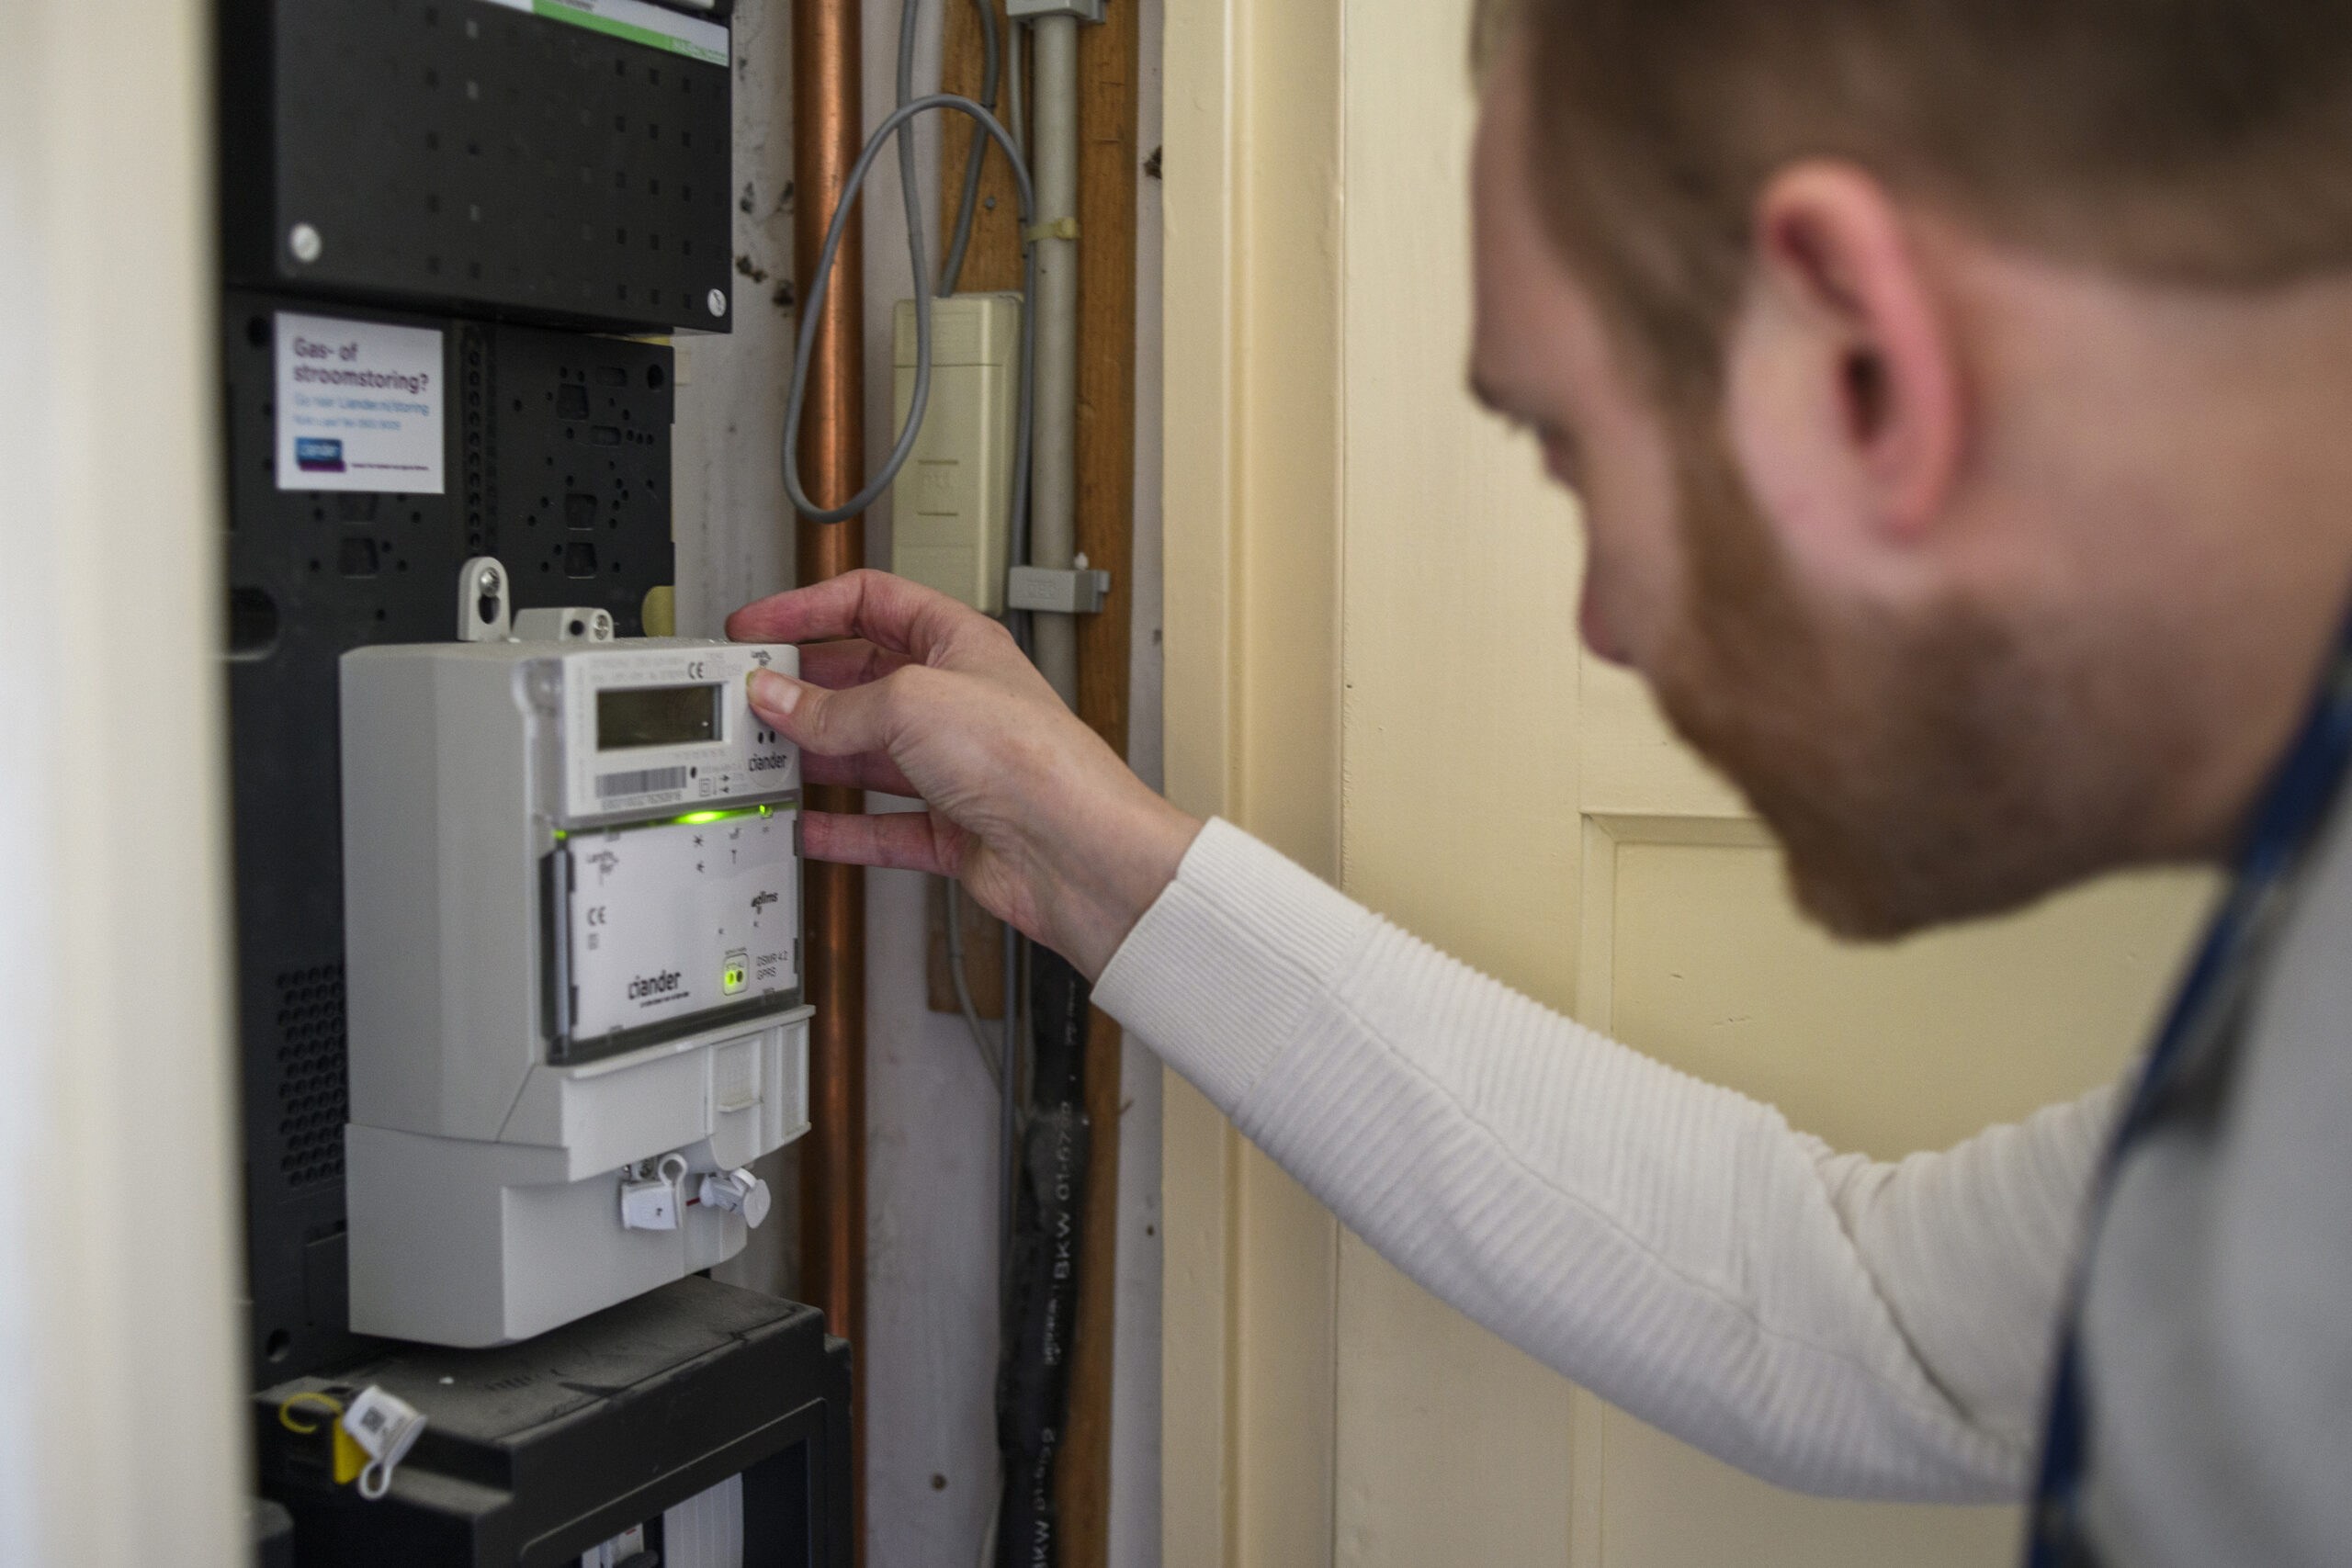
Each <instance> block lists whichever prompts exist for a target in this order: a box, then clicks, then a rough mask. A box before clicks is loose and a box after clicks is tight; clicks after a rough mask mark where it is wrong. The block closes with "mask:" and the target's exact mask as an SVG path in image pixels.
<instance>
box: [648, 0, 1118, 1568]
mask: <svg viewBox="0 0 2352 1568" xmlns="http://www.w3.org/2000/svg"><path fill="white" fill-rule="evenodd" d="M957 3H962V0H932V3H931V4H927V5H926V6H923V8H922V14H921V18H920V23H919V38H918V47H917V51H916V61H915V90H916V92H917V93H922V92H927V91H931V90H933V88H934V87H935V85H936V84H937V82H938V79H939V59H940V47H941V45H940V39H941V19H942V17H943V16H944V11H943V9H942V6H944V5H946V4H957ZM1114 3H1129V0H1114ZM1140 3H1144V4H1146V5H1147V7H1148V8H1147V13H1146V17H1145V28H1144V42H1143V51H1144V68H1145V77H1144V80H1145V103H1144V107H1143V134H1142V144H1143V145H1144V146H1145V147H1146V148H1149V147H1152V146H1154V145H1156V144H1157V142H1158V140H1159V136H1158V129H1157V128H1158V119H1159V107H1158V103H1157V83H1158V60H1159V0H1140ZM790 17H791V14H790V10H789V7H788V6H787V4H786V0H739V5H738V8H737V11H736V22H735V55H736V76H735V92H736V111H735V120H736V142H735V175H736V185H737V186H738V190H737V193H736V194H737V204H736V206H737V209H736V215H735V246H736V254H737V257H738V267H737V272H738V276H737V279H736V296H735V297H736V319H735V330H734V332H733V333H731V334H729V335H727V336H724V337H705V338H680V339H679V340H677V342H678V351H679V360H678V389H679V390H678V424H677V429H676V432H675V440H676V457H675V468H674V473H675V480H674V494H675V496H676V501H677V518H676V539H677V547H678V629H679V631H680V632H681V633H683V634H684V635H688V636H715V635H717V634H718V627H719V625H720V623H721V621H722V620H723V619H724V617H725V615H726V614H727V612H728V611H729V610H731V609H732V608H734V607H735V606H736V605H738V604H742V603H744V602H746V601H748V600H750V599H752V598H755V597H758V596H759V595H761V594H763V593H768V592H775V590H776V589H778V588H781V587H783V586H785V585H786V583H787V582H788V581H790V579H791V574H792V568H793V548H792V518H791V513H790V512H789V510H788V508H787V507H786V504H785V501H784V495H783V482H782V478H781V474H780V470H779V461H780V452H781V439H782V434H781V433H782V427H783V421H784V388H785V384H786V377H787V376H788V375H789V372H790V355H791V352H792V344H793V335H792V309H791V305H790V303H789V301H791V300H793V299H797V298H798V297H801V296H805V294H806V292H807V289H808V288H809V283H810V282H811V281H812V280H810V279H805V278H796V277H794V276H792V223H793V212H792V205H791V203H790V202H789V201H787V200H786V196H785V193H786V188H787V186H788V184H789V181H790V179H791V171H792V156H791V135H790V132H791V107H790V95H789V69H790V66H789V53H788V37H789V30H790ZM898 39H899V7H898V6H894V5H890V4H888V3H887V0H882V3H876V4H872V5H869V6H867V7H866V10H865V38H864V40H863V41H864V46H865V59H864V65H865V74H864V79H863V83H862V86H863V91H864V94H865V111H866V123H867V124H868V125H872V124H874V123H876V122H877V121H879V120H880V119H881V118H883V116H884V115H886V114H887V113H888V111H889V108H890V106H891V104H892V101H893V98H894V94H895V75H896V71H897V58H898ZM938 141H939V138H938V126H937V122H936V119H935V118H933V119H929V120H926V121H925V122H922V128H921V130H920V132H919V137H918V146H919V149H920V152H919V170H918V176H917V177H918V186H919V189H920V190H921V192H922V198H921V209H922V212H923V214H924V217H925V220H926V223H927V224H928V225H929V228H930V232H929V233H928V234H927V236H926V245H927V247H928V250H929V261H930V265H932V266H933V269H936V267H937V265H938V262H939V244H938V235H937V218H938V210H939V196H938V184H937V157H938ZM1143 183H1144V188H1143V191H1142V196H1141V212H1140V214H1139V217H1140V219H1141V220H1142V222H1143V223H1144V225H1145V228H1144V231H1143V234H1142V239H1141V245H1140V254H1141V264H1140V276H1139V278H1138V292H1139V297H1140V299H1139V321H1140V325H1141V328H1142V333H1143V341H1142V343H1141V344H1140V345H1139V347H1140V350H1141V355H1142V358H1143V360H1144V362H1145V363H1144V365H1143V368H1142V374H1141V375H1140V376H1139V378H1138V401H1139V408H1138V420H1137V423H1138V427H1139V431H1140V433H1141V434H1140V436H1139V450H1138V452H1137V462H1136V529H1137V537H1136V594H1135V615H1136V621H1135V626H1134V628H1133V632H1134V637H1133V641H1134V656H1133V663H1132V669H1133V674H1134V679H1135V694H1134V702H1135V706H1134V709H1133V726H1132V729H1133V736H1134V739H1133V750H1134V753H1135V757H1136V764H1137V767H1138V769H1139V770H1140V771H1141V772H1142V773H1144V776H1145V777H1146V778H1148V779H1150V780H1152V781H1153V782H1154V783H1157V782H1158V779H1159V752H1160V746H1159V740H1160V737H1159V667H1160V639H1159V479H1158V473H1159V462H1158V454H1159V443H1158V434H1159V431H1158V413H1157V407H1158V394H1159V375H1158V371H1157V369H1156V354H1157V346H1158V338H1159V332H1158V329H1159V304H1158V276H1159V242H1158V228H1157V225H1158V219H1159V205H1158V202H1159V185H1158V182H1156V181H1150V180H1147V181H1145V182H1143ZM865 244H866V259H865V288H866V332H865V336H866V347H867V360H866V363H867V367H868V369H867V379H866V432H867V449H868V456H869V462H870V463H871V464H872V465H873V466H874V468H876V469H877V470H878V468H879V465H880V463H881V462H882V460H883V458H884V457H886V456H887V455H888V451H889V447H890V444H891V441H892V438H893V436H894V435H895V434H896V432H895V431H894V430H893V428H892V427H891V424H890V413H891V410H890V398H891V390H890V377H889V372H888V366H889V348H890V313H891V308H892V304H893V302H894V301H896V300H898V299H902V298H905V297H907V295H908V293H909V291H910V279H909V275H908V271H907V256H906V228H905V219H904V209H903V206H902V200H901V196H900V186H899V175H898V161H897V156H896V154H895V152H885V153H884V154H883V156H882V157H881V158H880V160H879V161H878V162H877V163H876V165H875V169H874V174H873V175H872V177H871V178H870V180H869V182H868V185H867V188H866V192H865ZM787 285H788V286H789V288H790V290H791V292H790V293H782V292H780V291H781V290H783V289H785V288H786V286H787ZM820 499H822V500H835V499H838V498H835V497H821V498H820ZM866 558H867V560H868V561H869V562H871V563H872V564H874V565H876V566H884V567H887V566H888V564H889V559H890V519H889V502H888V498H887V497H886V498H885V499H884V500H883V501H882V502H879V503H878V504H877V505H876V507H875V508H874V509H873V510H872V512H870V513H868V515H867V519H866ZM908 804H909V803H907V802H904V801H897V800H893V799H890V798H889V797H887V796H879V795H876V796H873V797H871V800H870V805H871V807H872V808H873V809H876V810H891V809H904V808H905V807H907V806H908ZM925 897H926V892H925V888H924V886H923V879H922V877H920V876H918V875H915V874H910V873H900V872H876V873H869V874H868V876H867V881H866V907H867V919H866V939H867V954H866V964H867V998H868V1008H867V1042H868V1043H867V1051H868V1056H867V1133H866V1136H867V1161H868V1165H867V1169H868V1176H867V1212H868V1229H867V1286H868V1291H869V1295H868V1298H867V1306H866V1342H865V1347H864V1348H863V1353H862V1357H861V1375H862V1376H864V1377H865V1380H866V1382H865V1393H866V1401H867V1404H866V1421H867V1434H868V1450H867V1451H868V1454H869V1459H868V1467H869V1468H868V1473H867V1484H868V1504H867V1519H868V1549H869V1552H870V1557H869V1562H871V1563H872V1564H873V1565H874V1568H899V1565H902V1564H903V1565H909V1568H912V1565H915V1564H922V1565H923V1568H932V1565H933V1564H952V1563H962V1562H972V1561H975V1560H976V1559H977V1557H978V1551H979V1547H980V1541H981V1537H982V1535H983V1534H984V1532H985V1529H986V1523H987V1518H988V1514H989V1502H990V1499H991V1497H992V1495H993V1492H994V1487H995V1470H996V1450H995V1436H994V1415H993V1397H994V1381H995V1376H996V1355H997V1343H996V1334H997V1325H996V1224H997V1221H996V1201H997V1200H996V1168H997V1148H996V1099H995V1089H994V1088H993V1087H992V1086H991V1085H990V1083H989V1079H988V1077H987V1075H986V1073H985V1072H984V1071H983V1070H982V1069H981V1067H980V1066H979V1063H978V1059H977V1057H976V1056H975V1055H974V1053H973V1050H972V1047H971V1045H970V1043H969V1042H968V1039H967V1035H966V1032H965V1029H964V1025H963V1023H962V1021H960V1020H958V1019H956V1018H953V1017H950V1016H947V1015H943V1014H937V1013H933V1012H931V1011H930V1010H928V1007H927V1006H926V996H925V985H924V976H923V942H924V927H923V922H924V900H925ZM1126 1056H1127V1063H1126V1067H1125V1073H1124V1075H1123V1080H1124V1083H1125V1099H1126V1100H1127V1101H1128V1107H1127V1111H1126V1114H1125V1116H1124V1117H1123V1118H1122V1124H1121V1130H1122V1139H1123V1151H1122V1158H1121V1162H1120V1247H1119V1257H1118V1262H1117V1267H1118V1280H1119V1298H1118V1303H1117V1318H1118V1324H1119V1328H1118V1342H1117V1345H1116V1347H1115V1349H1114V1365H1115V1368H1116V1373H1115V1384H1114V1395H1113V1398H1114V1406H1113V1447H1114V1452H1113V1512H1112V1537H1113V1544H1112V1562H1113V1563H1114V1565H1115V1568H1149V1565H1151V1564H1155V1563H1157V1562H1158V1561H1159V1346H1158V1332H1159V1072H1158V1070H1157V1067H1156V1066H1150V1067H1149V1068H1148V1069H1147V1067H1146V1066H1145V1064H1147V1063H1148V1061H1149V1058H1148V1056H1147V1055H1143V1054H1142V1053H1141V1052H1140V1050H1139V1048H1137V1047H1136V1046H1135V1045H1133V1044H1132V1043H1130V1044H1129V1045H1128V1047H1127V1050H1126ZM791 1170H792V1164H791V1161H790V1160H789V1158H788V1157H787V1158H785V1159H781V1160H779V1161H777V1162H776V1169H775V1170H774V1171H772V1172H771V1179H772V1180H775V1181H778V1182H780V1183H788V1182H789V1181H790V1179H791ZM780 1196H781V1197H782V1198H783V1199H784V1201H781V1202H780V1203H779V1205H778V1210H777V1220H776V1221H775V1222H771V1224H768V1225H767V1226H764V1227H763V1230H762V1232H761V1233H759V1234H758V1235H755V1237H754V1246H753V1247H752V1248H750V1249H747V1252H746V1254H745V1256H744V1257H743V1258H741V1259H739V1260H737V1262H736V1263H734V1264H733V1265H730V1266H729V1268H727V1269H722V1270H721V1271H720V1273H721V1277H722V1278H729V1279H732V1280H735V1281H737V1282H739V1283H743V1284H749V1285H753V1286H756V1287H759V1288H763V1289H768V1290H774V1291H777V1292H783V1293H789V1292H791V1290H792V1288H793V1286H794V1284H795V1282H796V1280H795V1275H796V1269H795V1268H794V1264H793V1245H792V1244H793V1235H792V1229H793V1227H792V1225H791V1224H789V1223H788V1222H789V1221H790V1218H791V1216H792V1213H793V1208H792V1204H791V1201H790V1198H789V1192H788V1190H787V1191H785V1192H783V1193H780Z"/></svg>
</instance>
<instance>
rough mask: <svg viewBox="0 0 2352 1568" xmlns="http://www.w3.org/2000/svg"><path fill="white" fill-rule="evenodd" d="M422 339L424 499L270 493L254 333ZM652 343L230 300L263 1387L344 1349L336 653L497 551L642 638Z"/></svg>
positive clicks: (662, 373)
mask: <svg viewBox="0 0 2352 1568" xmlns="http://www.w3.org/2000/svg"><path fill="white" fill-rule="evenodd" d="M280 309H289V310H299V311H301V312H303V313H306V314H312V315H331V316H339V317H344V318H347V319H352V320H358V321H391V322H396V323H399V324H401V325H407V326H423V327H431V328H435V329H437V330H439V331H440V332H441V333H442V334H443V340H442V343H443V363H444V373H443V380H444V384H445V385H450V386H455V387H457V388H458V397H457V398H456V399H455V400H453V403H452V405H451V407H450V409H449V411H448V413H447V417H446V421H445V426H444V432H443V438H444V461H443V467H444V471H445V473H446V475H447V493H445V494H442V495H396V494H389V493H385V494H377V493H366V492H341V493H333V494H330V493H325V492H319V491H281V490H279V489H277V469H276V463H275V457H274V409H273V406H272V399H273V396H274V392H275V387H276V382H275V376H274V373H273V363H272V343H273V341H274V338H273V333H272V325H271V317H272V313H273V312H274V311H275V310H280ZM672 361H673V355H672V354H671V351H670V350H669V349H667V348H664V347H662V346H659V345H657V344H644V343H632V342H628V341H625V340H622V339H618V338H600V337H587V336H581V335H575V334H571V333H548V332H541V331H537V330H535V329H532V328H527V327H518V326H512V325H497V324H492V323H486V322H481V321H458V320H454V319H450V318H433V317H424V316H414V315H401V314H396V313H393V312H389V311H383V310H359V309H355V308H351V307H345V306H332V305H322V304H321V303H319V302H318V301H316V300H308V299H293V298H290V297H286V296H275V297H273V296H268V295H260V294H244V293H232V294H231V295H230V296H229V297H228V299H227V300H226V305H225V309H224V311H223V319H222V335H221V362H222V366H223V368H224V370H225V372H226V376H227V381H228V419H227V424H228V439H229V454H228V462H229V523H230V532H229V536H228V559H229V584H230V635H231V649H230V660H229V711H230V724H231V738H232V769H233V774H232V776H233V783H234V789H235V807H234V828H235V836H236V892H237V946H238V953H237V962H238V1001H239V1007H240V1009H241V1013H242V1033H243V1063H244V1093H243V1109H244V1127H245V1178H246V1180H245V1196H246V1223H247V1235H248V1241H249V1247H250V1252H249V1264H250V1269H251V1275H250V1288H251V1300H252V1303H253V1307H252V1314H253V1315H252V1322H251V1328H252V1355H253V1364H254V1375H255V1377H256V1378H257V1379H264V1380H267V1381H272V1382H274V1381H276V1380H277V1379H280V1378H284V1377H288V1376H290V1375H293V1374H295V1373H298V1372H300V1371H306V1370H308V1369H310V1368H312V1367H316V1366H320V1365H322V1364H324V1363H325V1362H327V1361H329V1360H332V1359H334V1358H335V1357H337V1356H339V1355H342V1354H345V1353H347V1352H348V1351H349V1349H350V1348H351V1347H352V1345H353V1343H354V1342H353V1341H352V1340H351V1339H350V1337H349V1336H347V1335H346V1334H345V1323H346V1321H347V1313H346V1307H345V1300H346V1296H345V1283H344V1280H345V1252H344V1204H343V1123H344V1122H345V1116H346V1112H347V1110H348V1103H349V1102H348V1096H347V1091H346V1087H345V1082H346V1080H345V1031H344V1012H343V823H342V812H341V795H342V784H341V768H340V757H341V748H342V739H341V732H340V730H339V728H338V720H337V716H336V677H335V665H336V660H338V659H340V658H341V657H342V655H343V654H344V652H345V650H347V649H354V648H358V647H361V646H363V645H366V644H369V643H379V642H437V641H445V640H447V639H448V638H450V637H454V636H456V633H457V626H456V606H457V581H458V565H459V563H460V562H462V561H463V560H465V558H467V557H469V556H473V555H495V556H497V557H498V558H500V559H502V560H503V561H504V562H505V563H506V565H507V568H508V570H509V573H510V575H511V576H512V578H513V581H514V585H515V586H514V594H515V604H516V605H517V606H518V607H520V608H524V609H532V608H537V607H542V606H548V607H552V606H557V605H583V606H588V607H591V608H594V607H598V606H601V607H603V608H605V609H608V610H610V611H611V612H612V613H613V620H614V624H615V626H616V629H617V630H618V631H619V633H620V634H621V635H623V636H625V637H626V636H638V635H641V634H642V632H643V629H644V622H643V615H642V607H643V604H644V601H645V595H646V592H647V591H648V590H650V589H651V588H654V587H656V586H658V585H661V584H665V583H668V582H669V581H671V580H672V576H673V571H672V565H671V561H672V556H671V547H670V498H669V485H670V414H671V388H670V371H671V367H672Z"/></svg>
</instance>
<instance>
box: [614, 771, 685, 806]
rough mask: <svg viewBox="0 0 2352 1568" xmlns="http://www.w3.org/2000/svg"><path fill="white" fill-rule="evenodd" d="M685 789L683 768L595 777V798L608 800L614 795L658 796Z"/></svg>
mask: <svg viewBox="0 0 2352 1568" xmlns="http://www.w3.org/2000/svg"><path fill="white" fill-rule="evenodd" d="M685 787H686V770H685V769H684V768H640V769H639V770H638V771H637V772H636V773H599V774H597V775H596V798H597V799H599V800H610V799H612V797H613V796H615V795H660V794H662V793H663V792H664V791H666V790H673V789H684V788H685Z"/></svg>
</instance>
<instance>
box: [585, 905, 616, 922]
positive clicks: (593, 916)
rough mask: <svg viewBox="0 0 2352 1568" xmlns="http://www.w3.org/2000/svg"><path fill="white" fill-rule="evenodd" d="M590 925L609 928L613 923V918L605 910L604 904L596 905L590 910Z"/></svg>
mask: <svg viewBox="0 0 2352 1568" xmlns="http://www.w3.org/2000/svg"><path fill="white" fill-rule="evenodd" d="M588 923H589V924H590V925H592V926H608V925H611V924H612V923H613V922H612V919H611V916H610V915H609V914H608V913H607V912H606V910H605V906H604V905H602V904H596V905H593V906H591V907H590V908H589V910H588Z"/></svg>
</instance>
